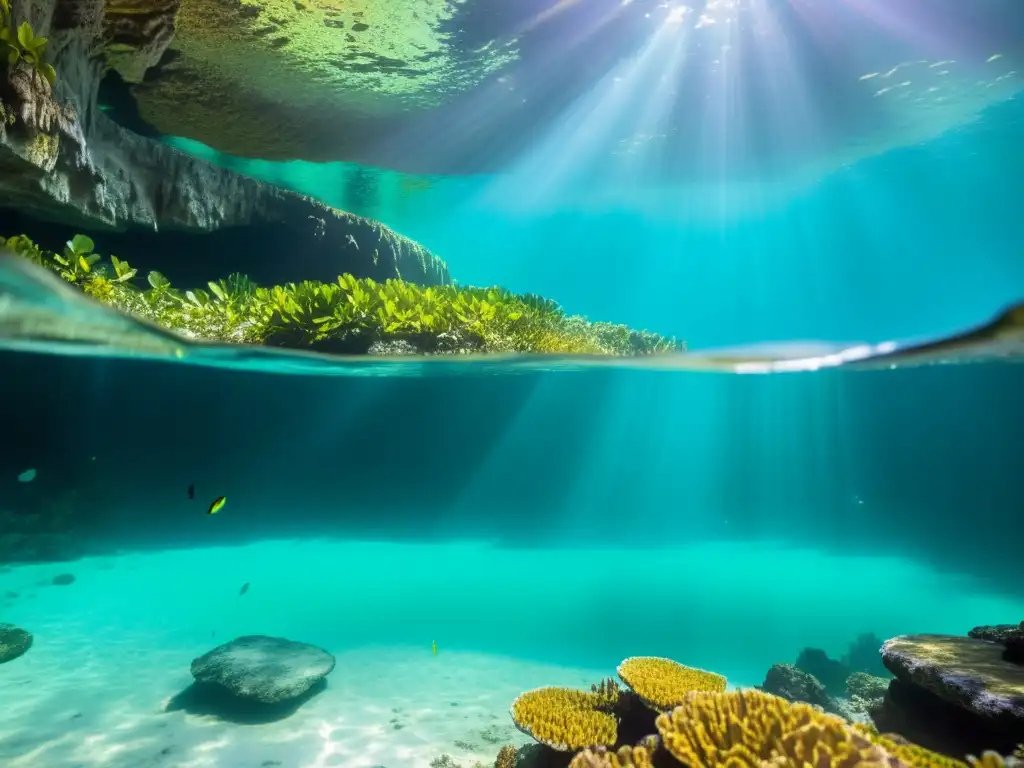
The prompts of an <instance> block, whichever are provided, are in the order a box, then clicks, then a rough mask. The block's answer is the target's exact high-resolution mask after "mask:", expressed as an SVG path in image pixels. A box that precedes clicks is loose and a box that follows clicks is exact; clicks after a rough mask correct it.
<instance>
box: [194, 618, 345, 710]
mask: <svg viewBox="0 0 1024 768" xmlns="http://www.w3.org/2000/svg"><path fill="white" fill-rule="evenodd" d="M333 669H334V657H333V656H332V655H331V654H329V653H328V652H327V651H325V650H322V649H321V648H317V647H316V646H315V645H308V644H307V643H298V642H295V641H293V640H285V639H283V638H279V637H267V636H266V635H246V636H244V637H239V638H236V639H235V640H232V641H231V642H229V643H225V644H223V645H220V646H217V647H216V648H214V649H213V650H212V651H210V652H208V653H205V654H203V655H202V656H200V657H199V658H197V659H195V660H194V661H193V662H192V677H194V678H195V680H196V682H197V683H201V684H204V685H216V686H220V687H221V688H224V689H226V690H227V691H229V692H230V693H232V694H233V695H235V696H238V697H239V698H242V699H247V700H250V701H256V702H259V703H261V704H278V703H280V702H283V701H288V700H290V699H296V698H298V697H300V696H302V695H303V694H305V693H306V692H307V691H309V690H310V689H311V688H312V687H313V686H314V685H316V684H317V683H319V682H320V681H321V680H323V679H324V678H326V677H327V675H329V674H330V673H331V671H332V670H333Z"/></svg>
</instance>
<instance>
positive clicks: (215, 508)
mask: <svg viewBox="0 0 1024 768" xmlns="http://www.w3.org/2000/svg"><path fill="white" fill-rule="evenodd" d="M227 503H228V497H227V496H218V497H217V498H216V499H214V500H213V502H212V503H211V504H210V508H209V509H208V510H206V514H208V515H216V514H217V513H218V512H220V511H221V510H222V509H224V505H225V504H227Z"/></svg>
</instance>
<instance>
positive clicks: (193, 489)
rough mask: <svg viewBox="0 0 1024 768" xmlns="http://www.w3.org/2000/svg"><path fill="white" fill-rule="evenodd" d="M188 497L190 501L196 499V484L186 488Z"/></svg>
mask: <svg viewBox="0 0 1024 768" xmlns="http://www.w3.org/2000/svg"><path fill="white" fill-rule="evenodd" d="M188 497H189V498H190V499H194V498H195V497H196V484H195V483H192V485H190V486H189V487H188Z"/></svg>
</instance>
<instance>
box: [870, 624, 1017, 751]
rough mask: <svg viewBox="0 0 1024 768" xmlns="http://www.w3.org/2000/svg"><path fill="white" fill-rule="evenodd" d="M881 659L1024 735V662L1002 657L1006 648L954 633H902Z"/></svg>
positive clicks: (901, 674)
mask: <svg viewBox="0 0 1024 768" xmlns="http://www.w3.org/2000/svg"><path fill="white" fill-rule="evenodd" d="M882 661H883V662H884V663H885V666H886V667H887V668H888V669H889V671H890V672H892V673H893V674H894V675H895V676H896V677H897V678H898V679H899V680H902V681H903V682H905V683H912V684H913V685H915V686H917V687H919V688H922V689H924V690H926V691H929V692H930V693H932V694H934V695H935V696H938V697H939V698H941V699H943V700H944V701H947V702H949V703H951V704H956V705H958V706H960V707H962V708H964V709H966V710H968V711H970V712H972V713H974V714H975V715H977V716H979V717H982V718H984V719H986V720H990V721H994V722H998V723H1000V724H1002V725H1004V726H1005V727H1006V728H1009V729H1016V731H1017V732H1018V733H1020V734H1021V735H1022V736H1024V666H1020V665H1017V664H1013V663H1011V662H1008V661H1005V660H1004V659H1003V647H1002V646H1001V645H998V644H996V643H993V642H989V641H987V640H979V639H977V638H972V637H956V636H951V635H901V636H899V637H894V638H893V639H891V640H887V641H886V642H885V644H884V645H883V646H882Z"/></svg>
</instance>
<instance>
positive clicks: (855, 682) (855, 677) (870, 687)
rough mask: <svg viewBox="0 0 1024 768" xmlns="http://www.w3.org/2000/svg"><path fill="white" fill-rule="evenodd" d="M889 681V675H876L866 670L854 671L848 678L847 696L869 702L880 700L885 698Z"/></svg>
mask: <svg viewBox="0 0 1024 768" xmlns="http://www.w3.org/2000/svg"><path fill="white" fill-rule="evenodd" d="M889 681H890V678H888V677H875V676H874V675H869V674H867V673H866V672H854V673H853V674H852V675H850V676H849V677H848V678H847V680H846V696H847V698H850V699H853V698H858V699H863V700H865V701H869V702H871V701H876V702H880V701H881V700H882V699H883V698H885V691H886V689H887V688H888V687H889Z"/></svg>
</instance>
